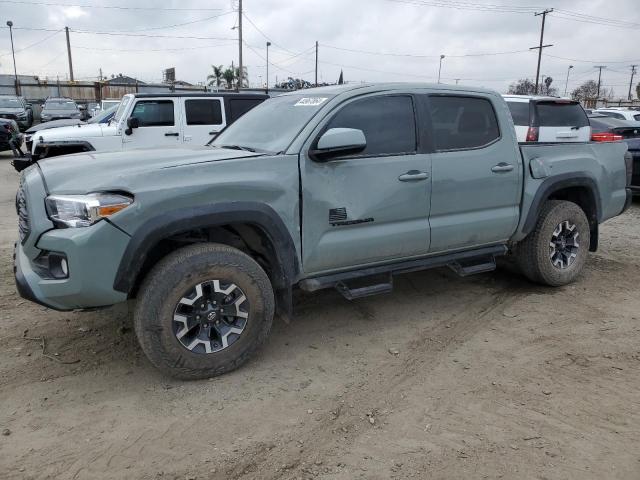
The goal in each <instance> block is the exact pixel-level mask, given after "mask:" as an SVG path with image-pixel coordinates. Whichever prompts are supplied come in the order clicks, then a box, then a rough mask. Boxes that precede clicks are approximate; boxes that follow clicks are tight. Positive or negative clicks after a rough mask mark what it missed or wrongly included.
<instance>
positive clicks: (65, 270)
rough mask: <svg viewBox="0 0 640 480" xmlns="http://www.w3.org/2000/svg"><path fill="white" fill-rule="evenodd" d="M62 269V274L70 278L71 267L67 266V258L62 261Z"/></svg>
mask: <svg viewBox="0 0 640 480" xmlns="http://www.w3.org/2000/svg"><path fill="white" fill-rule="evenodd" d="M60 269H61V270H62V273H64V276H65V277H68V276H69V267H68V266H67V259H66V258H63V259H62V260H60Z"/></svg>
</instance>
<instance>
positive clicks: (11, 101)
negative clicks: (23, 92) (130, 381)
mask: <svg viewBox="0 0 640 480" xmlns="http://www.w3.org/2000/svg"><path fill="white" fill-rule="evenodd" d="M0 108H22V103H20V101H19V100H18V99H17V98H0Z"/></svg>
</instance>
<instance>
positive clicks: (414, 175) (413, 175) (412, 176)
mask: <svg viewBox="0 0 640 480" xmlns="http://www.w3.org/2000/svg"><path fill="white" fill-rule="evenodd" d="M427 178H429V174H428V173H427V172H421V171H420V170H409V171H408V172H407V173H403V174H402V175H400V176H399V177H398V180H400V181H401V182H415V181H417V180H426V179H427Z"/></svg>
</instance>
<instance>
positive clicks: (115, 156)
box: [38, 127, 263, 194]
mask: <svg viewBox="0 0 640 480" xmlns="http://www.w3.org/2000/svg"><path fill="white" fill-rule="evenodd" d="M72 128H77V127H72ZM57 130H62V128H59V129H57ZM262 155H263V154H260V153H253V152H247V151H243V150H230V149H226V148H214V147H205V146H203V147H188V148H187V147H164V148H154V149H148V148H147V149H132V150H128V151H126V152H100V153H96V152H86V153H76V154H74V155H65V156H61V157H52V158H45V159H42V160H40V161H39V162H38V165H39V166H40V169H41V170H42V173H43V175H44V179H45V182H46V183H47V188H48V191H49V193H59V194H60V193H64V194H73V193H79V194H83V193H90V192H96V191H107V190H111V191H116V190H123V191H130V192H132V193H135V192H133V191H132V190H133V189H132V187H131V186H132V185H141V184H144V183H145V182H144V178H149V176H150V175H153V174H154V173H155V172H157V171H159V170H166V169H176V172H175V175H180V172H179V171H177V170H179V169H178V168H177V167H183V166H186V165H198V164H210V163H212V162H217V161H222V160H232V159H235V158H245V157H257V156H262ZM143 177H144V178H143Z"/></svg>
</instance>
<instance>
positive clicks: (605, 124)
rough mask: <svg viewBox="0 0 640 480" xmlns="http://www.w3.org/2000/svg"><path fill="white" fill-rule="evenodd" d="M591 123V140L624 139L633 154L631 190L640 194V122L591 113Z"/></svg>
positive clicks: (610, 140)
mask: <svg viewBox="0 0 640 480" xmlns="http://www.w3.org/2000/svg"><path fill="white" fill-rule="evenodd" d="M589 123H591V140H593V141H596V142H612V141H617V140H623V141H624V142H626V143H627V146H628V147H629V153H631V155H632V156H633V175H632V177H631V190H632V191H633V194H634V195H640V122H631V121H629V120H619V119H617V118H613V117H607V116H605V115H600V114H597V113H593V114H591V115H589Z"/></svg>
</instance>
